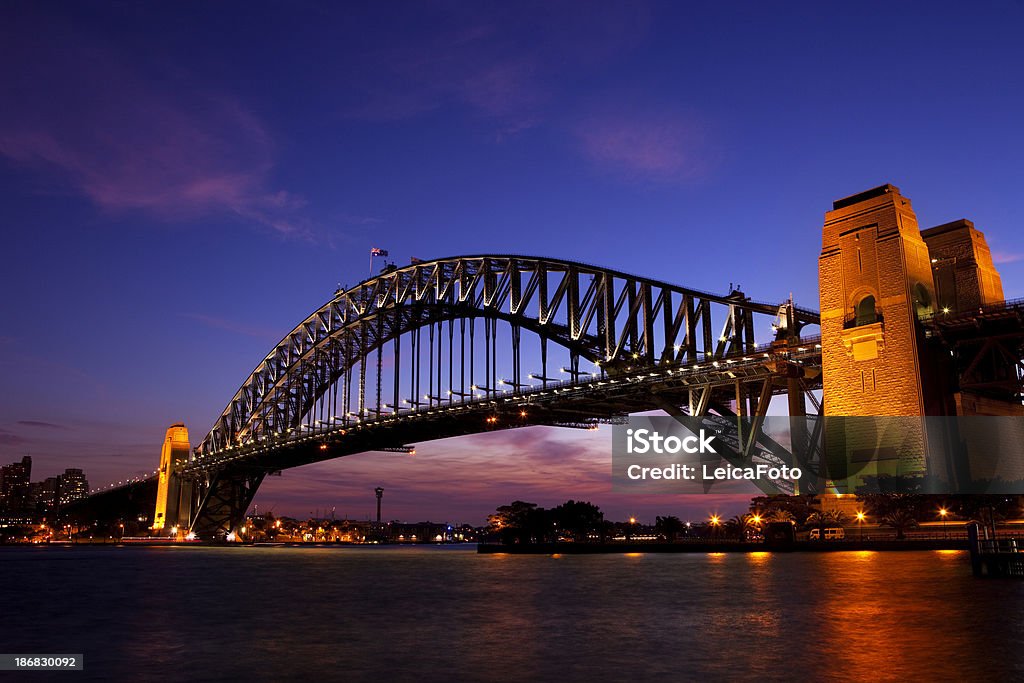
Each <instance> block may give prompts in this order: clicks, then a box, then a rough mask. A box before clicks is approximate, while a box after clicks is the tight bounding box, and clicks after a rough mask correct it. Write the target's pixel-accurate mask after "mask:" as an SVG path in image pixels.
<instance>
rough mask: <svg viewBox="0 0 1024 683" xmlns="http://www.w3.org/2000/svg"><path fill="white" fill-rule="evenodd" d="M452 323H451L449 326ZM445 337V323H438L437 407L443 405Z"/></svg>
mask: <svg viewBox="0 0 1024 683" xmlns="http://www.w3.org/2000/svg"><path fill="white" fill-rule="evenodd" d="M450 325H451V323H450V322H449V326H450ZM443 337H444V321H443V320H441V321H440V322H438V323H437V405H438V406H440V405H441V397H442V396H444V394H443V393H442V392H441V353H442V346H443V343H442V342H443Z"/></svg>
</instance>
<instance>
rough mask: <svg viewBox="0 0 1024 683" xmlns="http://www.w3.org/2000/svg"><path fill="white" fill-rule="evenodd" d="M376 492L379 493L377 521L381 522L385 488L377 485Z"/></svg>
mask: <svg viewBox="0 0 1024 683" xmlns="http://www.w3.org/2000/svg"><path fill="white" fill-rule="evenodd" d="M374 493H376V494H377V523H378V524H379V523H380V499H381V498H383V497H384V489H382V488H381V487H379V486H378V487H377V488H375V489H374Z"/></svg>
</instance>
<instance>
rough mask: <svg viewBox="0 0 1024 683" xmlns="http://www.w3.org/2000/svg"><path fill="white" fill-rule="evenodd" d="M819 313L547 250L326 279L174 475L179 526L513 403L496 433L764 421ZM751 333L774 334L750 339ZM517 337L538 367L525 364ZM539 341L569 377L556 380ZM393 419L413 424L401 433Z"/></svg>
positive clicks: (806, 353) (211, 518)
mask: <svg viewBox="0 0 1024 683" xmlns="http://www.w3.org/2000/svg"><path fill="white" fill-rule="evenodd" d="M478 323H481V324H482V328H483V329H482V330H481V329H479V327H480V326H481V325H478ZM817 324H819V318H818V314H817V313H816V312H814V311H810V310H807V309H802V308H799V307H796V306H794V305H792V303H787V304H782V305H780V304H770V303H764V302H757V301H752V300H751V299H749V298H748V297H746V296H745V295H743V294H742V292H739V291H733V292H730V293H729V294H727V295H715V294H710V293H708V292H703V291H698V290H693V289H687V288H683V287H679V286H676V285H672V284H668V283H664V282H659V281H656V280H652V279H649V278H643V277H637V276H633V275H628V274H625V273H622V272H619V271H614V270H609V269H605V268H599V267H595V266H591V265H587V264H583V263H578V262H574V261H567V260H561V259H550V258H537V257H530V256H513V255H482V256H462V257H454V258H446V259H437V260H433V261H426V262H419V263H415V264H412V265H409V266H406V267H403V268H393V269H390V270H387V271H386V272H382V273H381V274H379V275H377V276H375V277H371V278H370V279H368V280H366V281H364V282H361V283H360V284H358V285H356V286H355V287H353V288H350V289H344V290H342V289H339V291H338V292H336V294H335V296H334V297H333V298H332V299H331V300H330V301H328V302H327V303H325V304H324V305H323V306H321V307H320V308H318V309H317V310H315V311H314V312H313V313H312V314H310V315H309V316H308V317H307V318H306V319H305V320H303V321H302V322H301V323H300V324H299V325H298V326H296V327H295V329H294V330H292V331H291V332H290V333H289V334H288V335H286V336H285V337H284V339H282V340H281V342H280V343H278V344H277V345H276V346H275V347H274V349H273V350H272V351H271V352H270V353H269V354H267V356H266V357H265V358H264V359H263V360H262V361H261V362H260V363H259V364H258V365H257V367H256V368H255V369H254V370H253V372H252V373H251V374H250V375H249V377H248V378H247V379H246V381H245V382H244V383H243V384H242V386H241V387H240V388H239V390H238V391H237V392H236V393H235V395H234V397H233V398H232V399H231V401H230V402H229V403H228V405H227V407H226V408H225V409H224V411H223V413H222V414H221V416H220V417H219V418H218V419H217V421H216V422H215V424H214V427H213V429H212V430H211V431H210V432H209V434H207V435H206V437H205V438H204V439H203V441H202V443H201V444H200V446H199V447H198V448H197V449H196V454H195V457H194V458H193V460H192V461H191V462H190V463H189V464H188V465H187V466H186V468H185V470H184V472H183V474H185V475H186V476H192V477H194V478H196V479H197V480H198V482H199V484H200V486H199V487H197V489H198V490H199V491H200V492H201V493H202V499H201V501H200V503H199V505H198V509H197V510H196V514H195V515H194V517H193V523H192V528H193V530H197V532H199V533H200V536H201V537H202V536H209V535H211V534H213V535H222V534H223V533H226V531H227V530H229V529H231V528H233V526H235V525H236V522H237V518H238V517H239V516H240V515H242V516H244V513H245V509H246V508H247V506H248V503H249V501H251V499H252V497H253V495H254V494H255V491H256V489H257V488H258V486H259V485H260V483H261V482H262V480H263V477H264V476H265V475H266V474H267V473H269V472H274V471H276V470H280V469H283V468H285V467H291V466H294V465H301V464H305V463H308V462H314V461H316V460H318V459H320V460H322V459H327V458H333V457H338V456H340V455H347V454H349V453H355V452H361V451H367V450H401V449H402V445H403V443H408V442H414V441H417V440H428V439H431V438H443V437H446V436H452V435H455V434H465V433H473V432H474V431H484V430H485V429H487V428H488V427H487V426H484V425H486V423H485V422H484V421H483V420H482V419H481V417H482V416H483V415H489V414H492V413H494V412H495V411H498V410H500V409H508V408H510V407H514V406H516V405H519V406H523V405H526V404H527V402H528V403H529V405H531V406H535V407H537V408H538V410H537V411H535V413H534V414H531V415H530V416H529V418H528V419H522V420H519V421H518V422H517V423H515V424H503V425H502V427H505V426H526V425H527V424H555V425H562V426H590V425H593V424H594V423H595V422H596V421H599V420H609V419H614V418H616V417H620V416H623V415H626V414H628V413H630V412H637V411H640V410H652V409H663V410H666V411H668V412H669V413H670V414H671V413H674V412H675V413H682V412H686V413H689V414H691V415H706V414H708V411H709V410H712V409H714V410H715V411H716V412H718V413H719V415H720V416H736V415H738V416H758V415H760V416H762V417H763V415H764V412H765V411H766V410H767V405H768V401H769V400H770V399H771V397H772V395H774V394H776V393H779V392H780V387H781V391H788V392H789V393H790V396H791V400H792V396H793V394H794V391H796V392H798V393H800V392H805V391H806V390H807V389H808V388H811V387H812V386H813V382H812V384H811V385H808V384H806V383H805V382H804V380H803V379H800V378H799V377H798V376H796V375H794V376H792V377H790V379H788V380H787V379H785V377H786V373H787V372H789V370H792V367H789V368H788V369H787V367H786V364H794V363H795V364H800V363H809V364H811V365H814V364H816V363H818V360H817V359H818V358H819V357H820V351H817V350H815V349H814V348H803V347H800V332H801V330H802V328H803V327H805V326H806V325H817ZM769 325H771V328H772V329H771V331H769V330H768V327H769ZM499 328H500V330H501V332H502V335H501V337H500V342H501V343H500V344H499V334H498V332H499ZM755 331H756V332H758V334H769V335H771V336H772V338H773V341H774V342H775V343H774V344H773V345H770V346H761V347H759V346H758V345H757V343H756V341H755ZM424 332H426V334H424ZM524 333H525V334H524ZM531 336H532V337H534V338H535V339H536V341H537V342H538V348H537V349H536V352H537V356H535V357H533V358H532V360H533V361H534V362H536V363H537V364H538V365H539V372H535V373H527V372H524V367H523V354H522V352H523V347H524V337H526V338H527V339H528V338H529V337H531ZM424 337H425V339H424ZM780 344H781V347H780V346H779V345H780ZM812 346H813V343H812ZM387 347H390V349H389V350H390V353H389V354H385V352H384V350H385V348H387ZM499 348H500V355H499ZM552 352H555V355H557V354H558V353H561V358H562V359H563V360H564V364H563V365H562V367H561V368H560V370H561V371H562V372H561V377H567V378H568V379H567V380H565V381H560V378H559V377H556V376H552V375H553V374H554V373H552V372H551V371H550V369H549V368H550V367H551V366H552V365H554V364H553V363H552V362H551V360H552V359H551V358H550V356H551V355H552ZM581 360H584V361H589V362H590V363H591V364H592V367H589V368H584V369H581V367H580V361H581ZM499 365H500V366H501V367H502V371H503V372H502V375H501V376H500V377H499V372H498V368H499ZM683 368H686V374H685V375H684V374H682V373H680V374H677V375H674V376H673V375H672V372H673V370H674V369H675V370H681V369H683ZM505 371H507V372H508V374H505ZM662 373H664V374H662ZM801 373H802V371H801ZM801 373H797V374H798V375H799V374H801ZM424 374H426V377H424ZM384 378H387V379H388V380H389V382H388V384H389V386H387V387H385V386H384ZM787 382H788V388H787ZM794 383H795V384H794ZM500 384H503V385H504V386H506V387H509V388H508V389H505V390H503V389H502V388H500V387H499V385H500ZM794 387H795V389H794ZM424 390H425V393H424ZM572 390H578V391H576V392H575V393H571V392H572ZM405 397H408V398H405ZM732 400H734V401H735V402H734V403H732V404H731V405H732V406H733V408H730V407H729V402H730V401H732ZM811 400H812V401H815V399H814V397H813V396H811ZM800 404H801V405H803V396H802V395H801V397H800ZM733 409H735V412H733ZM452 411H462V412H456V413H453V412H452ZM791 412H799V411H794V410H793V409H792V404H791ZM453 414H455V415H461V416H462V417H461V420H462V422H459V421H458V420H457V419H455V420H453V419H452V417H451V416H452V415H453ZM522 415H524V416H525V415H526V411H522ZM446 416H447V417H446ZM406 418H410V419H411V418H427V420H418V421H415V424H416V425H419V426H417V427H412V426H410V424H411V423H410V420H407V419H406ZM445 419H447V420H448V421H447V422H445V421H444V420H445ZM488 419H491V418H488ZM431 420H432V422H431ZM467 421H471V422H472V426H467V423H468V422H467ZM428 423H429V424H428ZM754 431H757V430H756V429H755V430H754ZM346 432H348V434H346ZM738 436H739V440H740V444H741V447H740V450H741V453H739V454H737V457H750V456H751V454H753V453H757V454H759V455H760V456H761V457H764V458H768V459H769V460H772V459H776V460H777V456H776V455H774V454H773V453H772V452H771V447H770V446H769V447H766V446H764V445H763V444H761V445H757V444H756V443H755V442H756V441H757V438H756V434H755V435H753V436H751V435H747V436H743V435H738ZM317 444H319V447H318V450H313V451H312V452H311V449H312V447H314V446H316V445H317ZM329 445H330V449H328V446H329ZM320 449H322V450H320Z"/></svg>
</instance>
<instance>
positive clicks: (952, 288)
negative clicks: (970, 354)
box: [921, 218, 1003, 313]
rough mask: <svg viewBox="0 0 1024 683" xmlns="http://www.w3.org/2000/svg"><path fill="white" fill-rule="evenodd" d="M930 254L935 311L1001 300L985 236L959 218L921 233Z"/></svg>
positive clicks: (970, 308)
mask: <svg viewBox="0 0 1024 683" xmlns="http://www.w3.org/2000/svg"><path fill="white" fill-rule="evenodd" d="M921 237H923V238H924V241H925V243H926V244H927V245H928V253H929V254H931V257H932V270H933V272H934V274H935V293H936V300H937V304H938V305H937V310H938V311H946V310H948V311H949V312H950V313H959V312H967V311H975V310H977V309H978V308H979V307H981V306H985V305H988V304H994V303H999V302H1000V301H1002V300H1003V280H1002V278H1000V277H999V272H998V271H996V267H995V264H994V263H993V262H992V252H991V251H990V250H989V248H988V243H987V242H986V241H985V235H984V234H983V233H982V232H981V231H980V230H978V229H976V228H975V227H974V223H972V222H971V221H969V220H967V219H966V218H961V219H960V220H958V221H953V222H952V223H945V224H944V225H939V226H937V227H934V228H929V229H928V230H924V231H922V232H921Z"/></svg>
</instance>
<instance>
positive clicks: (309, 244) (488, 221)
mask: <svg viewBox="0 0 1024 683" xmlns="http://www.w3.org/2000/svg"><path fill="white" fill-rule="evenodd" d="M1022 25H1024V7H1022V6H1021V5H1020V4H1019V3H1008V2H993V3H983V4H981V5H978V6H971V5H968V4H966V3H921V4H919V5H917V6H916V7H915V6H913V5H912V4H910V3H899V4H897V3H889V4H868V3H855V4H852V5H849V6H847V7H839V6H827V7H823V6H822V5H821V3H808V4H807V5H804V6H801V5H800V4H799V3H788V4H786V5H785V6H783V7H774V8H771V9H769V8H762V7H759V6H757V5H754V4H752V3H750V4H746V3H745V4H740V3H717V4H712V5H694V4H689V3H653V4H646V3H638V2H629V3H626V2H623V3H594V2H587V3H560V2H555V3H550V2H546V3H536V4H533V3H525V4H524V3H513V4H508V3H504V4H498V3H472V4H467V3H432V4H431V5H430V6H429V7H428V6H425V5H423V4H414V3H408V4H406V3H386V4H381V3H362V4H354V3H348V4H346V5H344V6H340V5H336V4H333V3H324V4H315V3H303V2H300V3H289V4H287V5H285V4H280V3H274V4H271V3H244V4H243V3H231V2H222V3H167V2H155V3H116V4H115V3H87V2H75V3H66V4H61V3H46V4H45V5H43V4H40V3H30V2H7V3H4V4H3V7H2V8H0V64H3V68H2V69H0V92H2V94H3V95H2V105H0V226H2V230H3V251H2V254H3V256H4V258H3V267H2V269H0V284H2V286H3V291H4V297H3V316H2V318H0V373H2V376H3V386H4V389H5V391H3V392H2V394H0V462H10V461H12V460H15V459H17V458H20V457H21V456H22V455H23V454H26V453H29V454H31V455H32V456H33V458H34V461H35V472H34V475H35V478H41V477H44V476H47V475H50V474H54V473H56V472H59V471H61V470H63V469H64V468H65V467H82V468H84V469H85V470H86V472H87V474H88V475H89V477H90V480H91V481H92V483H94V484H102V483H106V482H109V481H116V480H118V479H122V478H124V477H126V476H130V475H135V474H138V473H141V472H145V471H151V470H152V469H154V468H155V467H156V464H157V460H158V456H159V446H160V442H161V439H162V437H163V433H164V430H165V429H166V427H167V425H168V424H170V423H171V422H174V421H178V420H184V421H185V422H186V424H187V425H188V426H189V428H190V430H191V434H192V440H193V443H197V442H198V441H199V440H201V438H202V436H203V434H205V432H206V431H207V430H208V429H209V428H210V426H211V424H212V422H213V420H214V419H215V418H216V417H217V415H218V414H219V413H220V411H221V409H222V408H223V406H224V404H225V403H226V402H227V400H228V399H229V398H230V397H231V395H232V394H233V393H234V391H235V390H236V389H237V387H238V385H239V384H240V383H241V382H242V381H243V380H244V378H245V377H246V376H247V374H248V373H249V372H250V371H251V369H252V368H253V366H255V364H256V363H257V362H258V361H259V360H260V359H261V358H263V357H264V356H265V354H266V352H267V351H268V350H269V349H270V348H271V347H272V345H273V344H275V343H276V341H277V340H278V339H279V338H280V337H281V336H282V335H283V334H285V333H286V332H288V331H289V330H290V329H291V328H292V327H293V326H294V325H295V324H296V323H297V322H299V321H300V320H302V318H304V317H305V316H306V315H307V314H308V313H309V312H310V311H311V310H313V309H314V308H315V307H317V306H318V305H320V304H321V303H323V301H325V300H326V299H327V298H328V297H329V296H330V295H331V293H332V292H333V290H334V288H335V287H336V285H337V284H338V283H344V284H349V285H352V284H355V283H356V282H358V281H359V280H360V279H362V278H363V277H364V276H365V274H366V255H367V251H368V249H369V248H370V247H371V246H378V247H383V248H386V249H389V250H390V251H391V254H392V256H393V257H395V258H396V260H397V261H398V262H399V263H404V262H407V259H408V257H410V256H417V257H420V258H430V257H441V256H450V255H455V254H466V253H486V252H495V253H503V252H506V253H507V252H516V253H535V254H547V255H551V256H556V257H566V258H574V259H578V260H582V261H587V262H591V263H596V264H604V265H607V266H609V267H613V268H616V269H620V270H625V271H630V272H636V273H642V274H645V275H649V276H652V277H656V278H659V279H663V280H667V281H671V282H675V283H678V284H681V285H686V286H691V287H695V288H701V289H708V290H712V291H720V292H724V291H725V290H726V288H727V287H728V284H729V283H730V282H739V283H741V284H742V285H743V288H744V289H745V290H746V291H747V292H748V293H749V294H751V295H753V296H754V297H755V298H758V299H766V300H782V299H785V298H786V297H787V296H788V295H789V293H790V292H792V293H793V294H794V295H795V297H796V299H797V302H798V303H800V304H804V305H807V306H811V307H814V308H816V307H817V283H816V277H817V260H816V259H817V255H818V251H819V249H820V226H821V220H822V214H823V212H824V211H825V210H826V209H827V208H828V207H829V206H830V202H831V200H832V199H835V198H837V197H840V196H845V195H848V194H852V193H854V192H857V191H860V190H864V189H867V188H869V187H873V186H875V185H878V184H881V183H883V182H892V183H894V184H896V185H899V186H900V187H901V189H902V190H903V192H904V193H905V194H906V195H908V196H909V197H911V198H912V199H913V201H914V206H915V209H916V210H917V213H918V218H919V220H920V222H921V224H922V226H930V225H935V224H938V223H942V222H946V221H949V220H953V219H956V218H960V217H967V218H970V219H972V220H974V221H975V222H976V224H977V226H978V228H979V229H981V230H983V231H984V232H985V233H986V236H987V237H988V240H989V243H990V245H991V246H992V248H993V252H994V254H995V256H996V259H997V261H998V267H999V269H1000V271H1001V272H1002V275H1003V281H1004V288H1005V291H1006V294H1007V296H1008V297H1014V296H1020V295H1021V294H1022V290H1024V287H1022V280H1024V268H1022V263H1024V262H1022V261H1021V256H1022V254H1024V243H1022V241H1021V239H1020V237H1019V234H1020V233H1019V220H1018V219H1017V217H1016V215H1015V214H1016V207H1015V202H1016V201H1017V200H1018V198H1019V197H1020V196H1021V191H1022V189H1024V188H1022V185H1021V183H1022V179H1024V176H1022V174H1021V168H1022V167H1024V163H1022V162H1024V135H1022V133H1021V128H1020V121H1022V120H1024V82H1022V81H1024V75H1022V72H1021V70H1020V68H1019V67H1020V65H1021V64H1024V43H1022V41H1021V40H1020V35H1019V31H1020V27H1021V26H1022ZM377 485H380V486H383V487H384V488H385V489H386V493H385V497H386V504H387V510H388V516H390V517H401V518H405V519H425V518H430V519H433V520H449V521H469V522H474V523H479V522H481V521H482V520H483V518H484V517H485V515H486V514H487V513H488V512H490V511H491V510H493V508H494V507H495V506H496V505H498V504H501V503H504V502H508V501H510V500H512V499H515V498H520V499H527V500H532V501H534V502H537V503H540V504H542V505H553V504H557V503H559V502H561V501H563V500H565V499H567V498H570V497H572V498H583V499H589V500H591V501H593V502H595V503H597V504H599V505H601V506H602V508H603V509H605V510H606V511H607V512H608V513H609V514H610V516H612V517H615V518H620V519H621V518H623V517H627V516H629V515H630V514H636V515H637V516H638V517H640V518H641V519H646V520H650V519H653V516H654V515H655V514H678V515H680V516H681V517H684V518H698V517H702V516H704V515H705V514H706V513H707V512H709V511H712V510H718V511H734V510H736V509H737V503H736V502H735V501H733V502H731V503H730V502H729V501H727V500H723V499H719V498H717V497H688V498H673V497H666V496H655V497H649V498H646V499H643V498H637V497H629V496H625V495H621V494H613V493H612V492H611V490H610V489H611V478H610V439H609V434H608V432H607V430H601V431H598V432H596V433H589V432H576V431H558V430H549V429H539V428H538V429H529V430H520V431H516V432H506V433H501V434H490V435H483V436H478V437H470V438H463V439H457V440H449V441H439V442H434V443H424V444H419V446H418V448H417V455H416V456H415V457H412V458H409V457H400V456H386V455H380V454H371V455H360V456H354V457H352V458H346V459H341V460H337V461H333V462H330V463H324V464H320V465H316V466H311V467H307V468H301V469H296V470H289V471H286V472H285V473H284V476H283V477H281V478H272V479H271V480H269V481H268V483H266V484H265V485H264V486H263V488H262V490H261V492H260V494H259V496H258V498H257V502H259V504H260V506H261V509H262V508H263V507H264V506H266V507H273V508H274V510H275V512H278V513H281V514H294V515H305V514H307V513H308V512H309V511H311V510H314V509H317V508H319V509H321V510H323V509H324V508H330V507H336V509H337V514H339V515H340V514H343V513H344V514H348V515H350V516H364V517H365V516H366V515H368V514H370V512H371V510H372V507H373V493H372V489H373V488H374V487H375V486H377Z"/></svg>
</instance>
